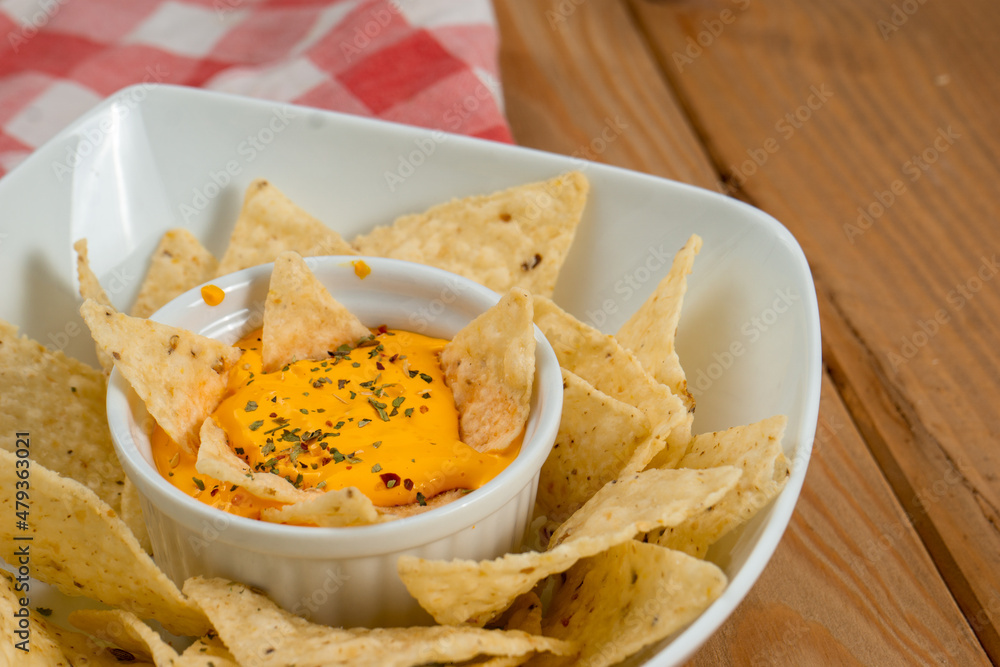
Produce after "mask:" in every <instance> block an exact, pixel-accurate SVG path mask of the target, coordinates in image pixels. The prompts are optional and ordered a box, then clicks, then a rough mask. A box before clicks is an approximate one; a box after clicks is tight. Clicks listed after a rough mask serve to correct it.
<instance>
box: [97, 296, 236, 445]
mask: <svg viewBox="0 0 1000 667" xmlns="http://www.w3.org/2000/svg"><path fill="white" fill-rule="evenodd" d="M80 312H81V313H82V314H83V319H84V321H85V322H86V323H87V326H88V327H90V332H91V335H93V337H94V340H96V341H97V344H98V345H100V346H101V347H102V348H103V349H104V350H105V351H107V352H108V353H109V354H110V355H111V356H112V357H114V358H115V365H116V366H117V367H118V371H119V372H120V373H121V374H122V375H123V376H124V377H125V379H126V380H128V382H129V384H131V385H132V388H133V389H135V392H136V393H137V394H138V395H139V398H141V399H142V401H143V403H145V404H146V409H147V410H149V414H151V415H152V416H153V418H154V419H155V420H156V422H157V423H158V424H159V425H160V426H161V427H162V428H163V430H164V431H166V433H167V435H169V436H170V437H171V438H172V439H173V440H174V442H176V443H178V444H179V445H181V446H182V447H187V448H188V449H189V450H191V451H194V449H195V448H196V447H197V444H198V429H199V428H200V427H201V424H202V422H203V421H205V418H206V417H208V415H210V414H211V413H212V410H214V409H215V408H216V406H217V405H218V404H219V401H220V400H222V397H223V396H224V395H225V393H226V387H227V384H228V382H229V369H230V368H231V367H232V366H233V364H235V363H236V361H237V360H238V359H239V358H240V354H241V353H240V350H239V349H238V348H235V347H233V346H231V345H226V344H225V343H220V342H219V341H217V340H212V339H211V338H206V337H204V336H199V335H198V334H195V333H192V332H190V331H187V330H186V329H180V328H178V327H172V326H168V325H166V324H160V323H159V322H153V321H151V320H145V319H141V318H138V317H129V316H128V315H123V314H122V313H119V312H116V311H115V310H114V309H113V308H110V307H108V306H102V305H100V304H98V303H97V302H95V301H93V300H91V299H88V300H87V301H85V302H84V304H83V306H82V307H81V308H80Z"/></svg>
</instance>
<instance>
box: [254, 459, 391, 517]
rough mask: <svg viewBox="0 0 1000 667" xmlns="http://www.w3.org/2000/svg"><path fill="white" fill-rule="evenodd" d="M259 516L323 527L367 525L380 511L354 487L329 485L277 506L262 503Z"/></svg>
mask: <svg viewBox="0 0 1000 667" xmlns="http://www.w3.org/2000/svg"><path fill="white" fill-rule="evenodd" d="M259 475H260V473H258V476H259ZM260 518H261V519H263V520H264V521H270V522H271V523H290V524H296V525H303V526H304V525H309V526H320V527H324V528H336V527H341V526H366V525H368V524H372V523H378V522H379V521H380V516H379V512H378V510H377V509H376V508H375V505H374V504H373V503H372V501H371V500H369V499H368V496H366V495H365V494H363V493H361V491H359V490H358V489H356V488H354V487H348V488H346V489H330V490H329V491H324V492H323V493H322V494H320V495H315V496H314V497H311V498H309V499H308V500H301V501H299V502H297V503H295V504H292V505H285V506H284V507H282V508H280V509H276V508H273V507H265V508H264V509H262V510H261V512H260Z"/></svg>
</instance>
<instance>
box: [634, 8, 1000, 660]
mask: <svg viewBox="0 0 1000 667" xmlns="http://www.w3.org/2000/svg"><path fill="white" fill-rule="evenodd" d="M631 7H632V8H633V10H634V15H635V17H636V21H637V23H638V24H640V25H641V26H642V27H643V29H644V30H645V31H646V33H647V38H648V43H649V44H651V45H652V48H653V49H654V51H655V52H656V55H657V58H658V60H659V63H660V67H661V69H662V71H663V72H664V73H665V76H667V77H668V78H669V80H670V81H671V82H672V86H673V87H674V89H675V90H676V91H677V93H678V95H679V97H680V98H681V100H682V102H683V104H684V106H685V108H686V109H687V110H688V112H689V113H690V115H691V117H692V119H693V120H692V123H693V126H695V127H696V128H698V131H699V132H700V133H701V135H702V136H703V137H710V138H711V141H710V142H709V143H707V144H706V145H707V146H708V147H709V151H710V154H711V156H712V159H713V161H714V162H715V165H716V168H717V169H718V170H719V171H720V172H724V173H726V174H727V175H728V182H729V183H730V185H732V186H733V187H736V188H738V189H739V190H740V192H741V193H742V194H743V195H744V196H746V197H747V198H748V199H750V200H751V201H753V202H754V203H756V204H757V205H759V206H760V207H761V208H763V209H765V210H767V211H768V212H770V213H772V214H773V215H774V216H775V217H777V218H778V219H779V220H782V221H783V222H785V224H786V225H787V226H788V227H789V228H790V229H791V230H792V232H793V233H794V234H795V235H796V237H797V238H798V239H799V240H800V242H801V243H802V245H803V247H804V249H805V250H806V254H807V256H808V257H809V259H810V262H811V264H812V267H813V270H814V274H815V276H816V279H817V285H818V289H819V291H820V296H821V300H822V301H824V302H825V303H826V304H828V305H829V308H827V309H826V313H825V315H824V322H823V324H824V335H825V336H826V337H827V340H828V345H827V350H828V364H829V365H830V367H831V369H832V370H833V379H834V380H835V382H836V383H837V385H838V388H839V390H840V392H841V394H842V395H843V396H844V397H845V399H846V400H847V401H848V406H849V408H850V409H851V412H852V416H853V417H854V419H855V420H856V421H857V422H858V424H859V426H860V427H861V429H862V432H863V434H864V436H865V439H866V441H867V442H868V445H869V447H870V449H871V451H872V452H873V454H874V456H875V457H876V459H877V460H878V462H879V465H880V466H881V467H882V469H883V471H884V472H885V474H886V476H887V478H888V479H889V481H890V483H891V484H892V486H893V488H894V490H895V492H896V494H897V496H898V497H899V498H900V500H901V501H902V503H903V506H904V508H905V510H906V511H907V512H908V514H909V515H910V516H911V517H912V520H913V521H914V523H915V525H916V527H917V530H918V531H919V534H920V536H921V538H922V539H923V541H924V543H925V545H926V546H927V548H928V549H929V550H930V553H931V555H932V557H933V559H934V562H935V564H936V566H937V568H938V570H939V571H940V572H941V573H942V575H943V576H944V578H945V580H946V581H947V583H948V585H949V587H950V588H951V590H952V592H953V593H954V595H955V596H956V598H957V600H958V603H959V605H960V607H961V608H962V610H963V611H964V613H965V615H966V617H967V618H968V619H969V621H970V623H971V624H972V627H973V629H974V630H975V631H976V633H977V635H978V636H979V638H980V640H981V642H982V643H983V645H984V646H985V647H986V649H987V652H988V653H989V655H990V656H991V658H992V659H993V660H994V661H1000V635H998V633H997V627H998V623H1000V484H998V483H997V479H998V475H1000V458H998V457H997V456H996V450H995V447H994V446H993V443H994V442H995V440H996V434H997V433H998V432H1000V413H998V412H997V410H996V409H995V407H994V405H993V403H994V397H995V396H996V395H997V393H998V390H1000V373H998V372H997V369H998V367H1000V363H998V362H1000V350H998V347H997V345H996V344H995V341H996V340H997V338H998V334H1000V318H998V317H997V313H998V312H1000V289H998V288H1000V281H996V280H993V278H994V277H995V275H996V273H997V267H996V266H995V264H996V261H995V255H994V253H995V250H996V248H998V247H1000V226H998V225H997V224H996V223H997V221H998V219H1000V202H998V200H997V198H996V183H997V179H998V171H1000V170H998V159H997V155H998V153H1000V132H998V130H1000V124H998V122H997V118H996V114H995V110H996V109H997V108H998V105H1000V74H998V72H997V69H996V67H995V63H996V61H997V58H998V57H1000V44H998V43H997V41H996V40H995V39H994V36H995V34H996V32H997V30H998V29H1000V7H998V6H997V5H996V3H992V2H988V1H986V0H962V1H961V2H954V3H946V4H942V3H925V2H919V1H918V0H909V1H908V2H902V1H898V2H896V1H894V2H890V1H889V0H881V1H878V2H870V1H868V0H848V1H845V2H838V3H822V2H818V1H814V2H799V1H792V0H777V1H775V2H770V3H750V2H749V0H737V1H734V2H729V1H728V0H714V1H711V2H697V3H696V2H676V3H653V2H648V1H646V0H633V1H632V2H631ZM742 8H745V9H742ZM726 11H729V12H731V13H730V14H727V15H725V16H724V14H723V12H726ZM723 18H727V19H728V23H721V22H722V20H723ZM720 23H721V27H720ZM897 28H898V29H897ZM706 31H707V32H706ZM713 32H717V33H718V34H717V35H713V34H712V33H713ZM699 38H700V39H701V40H702V42H703V44H704V46H701V51H700V53H699V52H698V49H697V48H694V47H691V44H692V42H693V43H695V44H696V45H697V40H698V39H699ZM688 49H690V51H688ZM689 54H690V55H689ZM691 56H693V57H691ZM685 58H689V60H690V61H689V60H686V59H685ZM810 104H811V105H812V107H813V108H810ZM866 215H867V216H868V217H865V216H866Z"/></svg>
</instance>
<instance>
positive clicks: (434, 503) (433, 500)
mask: <svg viewBox="0 0 1000 667" xmlns="http://www.w3.org/2000/svg"><path fill="white" fill-rule="evenodd" d="M468 493H469V491H467V490H466V489H452V490H450V491H444V492H442V493H439V494H437V495H436V496H432V497H430V498H427V499H426V500H425V501H424V503H423V504H422V505H421V504H420V503H409V504H407V505H393V506H391V507H379V508H378V511H379V512H381V513H382V514H383V515H384V518H385V519H390V518H396V519H402V518H404V517H408V516H416V515H417V514H423V513H424V512H429V511H431V510H432V509H434V508H435V507H441V506H443V505H447V504H448V503H450V502H452V501H453V500H458V499H459V498H461V497H462V496H464V495H467V494H468Z"/></svg>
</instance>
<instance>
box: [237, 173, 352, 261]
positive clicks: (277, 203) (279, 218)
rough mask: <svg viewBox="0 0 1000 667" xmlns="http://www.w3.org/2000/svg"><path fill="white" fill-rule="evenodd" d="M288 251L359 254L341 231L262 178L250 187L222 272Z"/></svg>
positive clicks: (308, 253)
mask: <svg viewBox="0 0 1000 667" xmlns="http://www.w3.org/2000/svg"><path fill="white" fill-rule="evenodd" d="M286 250H294V251H295V252H297V253H299V254H300V255H302V256H303V257H314V256H316V255H356V254H357V251H356V250H354V248H352V247H351V246H350V244H348V243H347V242H346V241H344V239H343V238H341V236H340V234H338V233H337V232H335V231H333V230H332V229H330V228H329V227H327V226H326V225H324V224H323V223H322V222H320V221H319V220H317V219H316V218H314V217H312V216H311V215H309V214H308V213H306V212H305V211H303V210H302V209H301V208H299V207H298V206H297V205H295V204H294V203H293V202H292V201H291V200H290V199H289V198H288V197H286V196H285V195H284V194H282V193H281V191H280V190H278V188H276V187H274V186H273V185H271V184H270V183H268V182H267V181H265V180H261V179H258V180H256V181H254V182H253V183H251V184H250V187H248V188H247V190H246V194H245V195H244V198H243V208H242V210H241V211H240V216H239V218H238V219H237V220H236V225H235V227H233V233H232V234H231V235H230V237H229V247H228V248H226V254H225V255H223V257H222V260H221V261H220V262H219V268H218V275H220V276H222V275H226V274H227V273H233V272H234V271H239V270H240V269H245V268H247V267H250V266H257V265H258V264H267V263H268V262H273V261H274V258H275V257H277V256H278V255H279V254H281V253H282V252H285V251H286Z"/></svg>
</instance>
